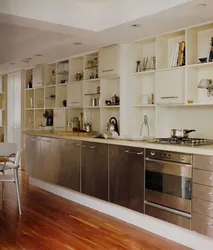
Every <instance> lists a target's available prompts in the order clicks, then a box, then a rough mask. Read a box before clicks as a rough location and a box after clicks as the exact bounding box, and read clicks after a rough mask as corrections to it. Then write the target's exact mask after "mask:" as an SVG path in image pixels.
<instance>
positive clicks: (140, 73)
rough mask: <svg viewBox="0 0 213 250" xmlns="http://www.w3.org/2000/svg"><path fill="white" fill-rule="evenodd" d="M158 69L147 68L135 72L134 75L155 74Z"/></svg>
mask: <svg viewBox="0 0 213 250" xmlns="http://www.w3.org/2000/svg"><path fill="white" fill-rule="evenodd" d="M155 71H156V70H145V71H141V72H135V73H134V74H133V75H135V76H140V75H147V74H154V73H155Z"/></svg>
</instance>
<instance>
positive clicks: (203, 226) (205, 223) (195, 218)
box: [192, 213, 213, 238]
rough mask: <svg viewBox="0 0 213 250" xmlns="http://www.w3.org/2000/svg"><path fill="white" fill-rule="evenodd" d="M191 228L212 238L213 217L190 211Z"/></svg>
mask: <svg viewBox="0 0 213 250" xmlns="http://www.w3.org/2000/svg"><path fill="white" fill-rule="evenodd" d="M192 230H194V231H196V232H197V233H200V234H203V235H206V236H208V237H212V238H213V219H211V218H209V217H206V216H203V215H200V214H195V213H192Z"/></svg>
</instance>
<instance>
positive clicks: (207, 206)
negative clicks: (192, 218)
mask: <svg viewBox="0 0 213 250" xmlns="http://www.w3.org/2000/svg"><path fill="white" fill-rule="evenodd" d="M192 212H194V213H197V214H203V215H206V216H208V217H211V218H213V203H211V202H208V201H203V200H198V199H195V198H193V199H192Z"/></svg>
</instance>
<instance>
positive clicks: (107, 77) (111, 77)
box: [100, 75, 120, 80]
mask: <svg viewBox="0 0 213 250" xmlns="http://www.w3.org/2000/svg"><path fill="white" fill-rule="evenodd" d="M115 78H120V76H117V75H115V76H105V77H101V78H100V79H103V80H107V79H115Z"/></svg>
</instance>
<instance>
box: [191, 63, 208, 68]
mask: <svg viewBox="0 0 213 250" xmlns="http://www.w3.org/2000/svg"><path fill="white" fill-rule="evenodd" d="M208 66H213V62H207V63H197V64H191V65H188V67H189V68H201V67H208Z"/></svg>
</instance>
